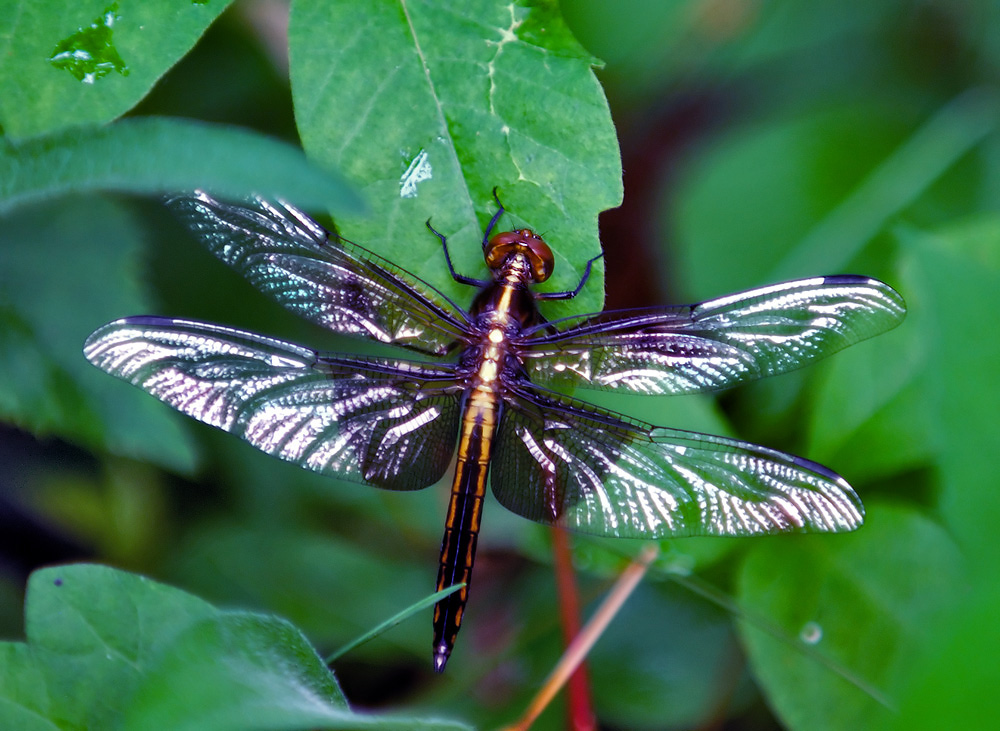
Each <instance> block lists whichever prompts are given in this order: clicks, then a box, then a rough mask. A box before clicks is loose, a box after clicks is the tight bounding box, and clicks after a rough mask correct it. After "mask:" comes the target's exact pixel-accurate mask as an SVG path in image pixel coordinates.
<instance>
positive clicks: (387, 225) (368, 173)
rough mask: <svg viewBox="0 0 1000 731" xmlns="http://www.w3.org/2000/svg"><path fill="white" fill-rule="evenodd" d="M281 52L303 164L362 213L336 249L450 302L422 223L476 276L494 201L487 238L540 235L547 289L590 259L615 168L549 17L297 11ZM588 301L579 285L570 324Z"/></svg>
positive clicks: (452, 11) (426, 8) (545, 8)
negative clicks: (548, 253) (356, 251)
mask: <svg viewBox="0 0 1000 731" xmlns="http://www.w3.org/2000/svg"><path fill="white" fill-rule="evenodd" d="M289 43H290V45H291V50H290V57H291V76H292V92H293V97H294V100H295V105H296V119H297V120H298V125H299V131H300V133H301V136H302V141H303V144H304V145H305V148H306V150H308V151H309V154H310V155H311V156H312V157H313V158H315V159H317V160H319V161H321V162H323V163H325V164H329V165H332V166H335V167H338V168H339V169H341V170H343V171H344V173H345V175H346V176H347V177H348V179H349V180H351V181H352V182H353V183H355V184H356V185H358V186H359V188H361V189H362V190H363V191H364V193H365V195H366V198H367V199H368V200H369V201H371V203H372V206H373V215H372V217H371V218H370V219H369V220H367V221H360V220H356V219H353V218H352V219H346V218H339V219H338V225H339V226H340V228H341V230H342V232H343V233H344V234H345V235H347V236H348V237H350V238H353V239H355V240H357V241H359V242H362V243H364V245H365V246H367V247H369V248H372V249H374V250H375V251H377V252H378V253H379V254H381V255H383V256H385V257H387V258H389V259H391V260H393V261H396V262H398V263H399V264H401V265H402V266H404V267H406V268H409V269H411V270H414V271H418V272H421V273H426V276H427V277H428V278H429V279H430V280H431V281H432V283H433V284H435V285H436V286H439V287H441V288H442V289H443V290H444V291H445V292H446V293H448V294H449V295H452V294H454V295H456V296H457V297H458V298H460V301H464V299H466V298H467V297H468V288H467V287H462V286H460V285H457V284H456V283H455V282H453V281H451V278H450V277H449V275H448V272H447V270H446V269H445V268H444V266H443V265H442V262H441V253H440V248H441V247H440V242H439V241H438V240H437V238H436V237H434V236H432V235H431V234H430V232H428V231H427V229H426V228H425V226H424V222H425V221H427V220H428V219H429V218H430V219H431V220H432V223H433V225H434V227H435V229H437V230H438V231H440V232H441V233H443V234H445V235H447V236H448V237H449V240H450V243H451V247H452V248H451V251H452V257H453V260H454V262H455V266H456V268H457V269H458V270H459V271H460V272H462V273H464V274H466V275H469V276H483V275H484V274H485V267H484V264H483V262H482V256H481V253H480V247H479V243H480V242H481V240H482V232H483V230H484V229H485V227H486V224H487V223H488V221H489V220H490V217H491V216H492V215H493V213H494V212H495V211H496V204H495V202H494V201H493V199H492V196H491V193H490V191H491V190H492V189H493V188H494V187H497V189H498V192H499V195H500V199H501V201H502V202H503V204H504V206H505V207H506V208H507V210H508V211H509V213H510V215H509V216H508V217H507V218H505V219H504V220H503V221H502V222H501V223H499V224H498V225H499V226H500V227H502V228H501V229H500V230H504V229H509V228H511V227H513V226H515V225H516V226H519V227H520V226H527V227H530V228H533V229H535V230H537V231H539V232H541V233H542V234H543V235H544V236H546V238H547V241H548V243H549V244H550V245H551V247H552V249H553V251H554V253H555V255H556V268H555V273H554V275H553V279H552V281H551V283H550V284H549V285H547V287H549V288H551V289H552V290H567V289H573V288H574V287H575V286H576V284H577V283H578V282H579V280H580V277H581V275H582V273H583V270H584V267H585V265H586V262H587V260H588V259H590V258H592V257H594V256H596V255H597V254H598V253H599V252H600V246H599V241H598V235H597V214H598V212H600V211H601V210H603V209H605V208H608V207H611V206H614V205H617V204H618V202H619V201H620V200H621V195H622V188H621V163H620V161H619V158H618V145H617V140H616V138H615V133H614V129H613V127H612V125H611V117H610V114H609V111H608V107H607V102H606V100H605V98H604V93H603V91H602V90H601V87H600V85H599V84H598V83H597V80H596V79H595V77H594V75H593V71H592V66H593V64H594V63H595V62H594V60H593V59H592V58H591V57H590V56H589V54H587V53H586V52H585V51H584V50H583V48H582V47H580V46H579V45H578V44H577V42H576V41H575V39H573V37H572V35H571V34H570V33H569V31H568V30H567V29H566V27H565V26H564V25H563V22H562V19H561V17H560V16H559V14H558V10H557V8H556V6H555V4H553V3H548V2H511V3H501V2H497V1H496V0H476V2H471V3H462V4H459V5H456V4H455V3H450V2H446V1H445V0H419V1H418V2H410V3H406V4H405V5H400V4H392V3H388V4H387V3H381V2H372V1H370V0H369V1H368V2H363V3H358V2H348V1H345V0H341V1H340V2H329V1H328V0H302V1H300V2H297V3H295V5H294V7H293V8H292V18H291V28H290V30H289ZM428 262H433V264H434V266H433V267H429V266H428V265H427V263H428ZM596 269H598V270H599V269H600V267H599V266H598V267H596ZM601 301H602V289H601V287H600V286H599V271H595V274H594V278H593V281H592V282H591V283H590V285H588V287H587V288H586V289H585V290H584V292H583V293H582V296H581V298H580V300H579V301H578V302H576V303H575V304H574V306H573V308H572V311H574V312H579V311H581V310H591V311H595V310H599V309H600V306H601ZM554 311H555V312H556V313H558V312H561V311H565V310H561V309H560V307H559V306H557V307H555V308H554Z"/></svg>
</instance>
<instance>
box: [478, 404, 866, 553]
mask: <svg viewBox="0 0 1000 731" xmlns="http://www.w3.org/2000/svg"><path fill="white" fill-rule="evenodd" d="M508 407H509V408H508V410H507V411H506V412H505V414H504V417H503V419H504V421H503V423H502V425H501V431H500V434H499V435H498V441H497V445H496V448H495V453H494V457H493V462H492V467H491V478H490V479H491V484H492V486H493V492H494V494H495V495H496V497H497V499H498V500H499V501H500V503H501V504H503V505H504V506H505V507H506V508H508V509H509V510H511V511H513V512H515V513H517V514H518V515H522V516H524V517H525V518H529V519H530V520H534V521H538V522H540V523H556V524H559V525H562V526H564V527H566V528H569V529H571V530H577V531H581V532H584V533H593V534H597V535H602V536H615V537H621V538H664V537H670V536H750V535H759V534H765V533H781V532H839V531H849V530H853V529H854V528H856V527H858V526H859V525H860V524H861V523H862V520H863V518H864V508H863V507H862V505H861V501H860V499H859V498H858V496H857V495H856V494H855V492H854V490H852V489H851V486H850V485H848V484H847V482H845V481H844V479H843V478H842V477H840V476H839V475H837V474H835V473H834V472H831V471H830V470H828V469H827V468H825V467H823V466H822V465H819V464H816V463H815V462H810V461H809V460H806V459H802V458H801V457H795V456H793V455H791V454H785V453H783V452H779V451H776V450H773V449H768V448H767V447H760V446H757V445H755V444H750V443H748V442H741V441H737V440H735V439H726V438H723V437H716V436H710V435H707V434H697V433H694V432H685V431H679V430H677V429H666V428H660V427H654V426H651V425H649V424H644V423H642V422H638V421H632V420H629V419H628V418H627V417H625V416H622V415H620V414H615V413H613V412H609V411H604V410H599V409H596V408H593V407H590V406H588V405H587V404H583V403H581V402H579V401H573V400H571V399H560V398H558V397H551V398H550V397H547V396H540V395H537V394H522V395H521V396H520V397H518V398H516V399H513V400H511V401H510V402H508Z"/></svg>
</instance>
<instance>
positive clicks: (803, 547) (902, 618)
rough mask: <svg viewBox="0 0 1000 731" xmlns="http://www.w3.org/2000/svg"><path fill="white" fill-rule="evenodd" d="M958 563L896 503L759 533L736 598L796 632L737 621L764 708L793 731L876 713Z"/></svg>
mask: <svg viewBox="0 0 1000 731" xmlns="http://www.w3.org/2000/svg"><path fill="white" fill-rule="evenodd" d="M962 573H963V572H962V568H961V559H960V556H959V554H958V551H957V549H956V546H955V545H954V543H953V542H952V541H951V539H950V538H949V537H948V536H947V535H946V534H945V533H944V531H943V530H942V529H941V528H940V527H938V526H937V525H935V524H933V523H931V522H930V521H929V520H927V519H926V518H923V517H921V516H920V515H919V514H918V513H916V512H915V511H914V510H912V509H910V508H904V507H896V506H889V505H878V504H876V505H869V508H868V516H867V519H866V524H865V526H864V527H863V528H861V529H860V530H859V531H858V532H857V533H854V534H851V535H844V536H818V537H814V536H789V537H787V538H771V539H767V540H766V541H760V542H759V543H758V544H757V545H756V546H754V548H753V550H752V551H751V552H750V553H749V554H748V555H747V557H746V562H745V563H744V565H743V569H742V573H741V576H740V603H741V605H742V606H743V608H744V609H745V610H746V611H748V612H750V613H751V614H753V615H755V616H757V617H765V618H767V619H768V621H769V622H773V623H774V624H775V625H776V626H777V628H779V630H780V631H781V632H783V633H785V634H786V635H787V636H789V637H797V638H799V641H798V642H797V643H796V642H793V643H791V646H790V645H789V644H787V643H784V642H780V641H779V640H777V639H775V637H774V636H772V635H771V634H769V633H767V632H765V631H763V630H762V629H760V628H758V627H756V626H754V625H753V624H751V623H750V622H747V621H745V620H744V621H741V622H740V633H741V635H742V637H743V641H744V643H745V645H746V649H747V652H748V654H749V659H750V664H751V667H752V669H753V672H754V675H755V677H756V679H757V681H758V683H759V684H760V685H761V687H762V688H763V690H764V692H765V694H766V696H767V699H768V702H769V704H770V705H771V707H772V708H773V709H774V711H775V712H776V713H777V714H778V716H779V717H780V718H781V720H782V721H783V722H784V723H785V724H786V725H787V726H788V727H789V728H793V729H844V728H870V727H872V726H874V725H876V724H877V723H879V722H884V721H885V720H886V719H887V718H888V716H889V712H888V711H887V710H886V708H885V707H884V706H883V705H880V701H881V702H884V703H888V704H890V705H891V700H887V697H886V696H887V694H888V698H891V697H892V694H894V693H895V692H897V691H898V690H899V688H900V686H901V684H902V682H903V680H904V679H905V677H906V672H907V670H908V668H909V666H910V663H912V662H913V660H914V659H915V658H916V657H918V654H919V650H920V648H921V645H922V643H924V642H925V641H926V636H925V632H926V627H927V626H928V624H929V623H930V622H932V621H934V620H935V619H936V618H938V617H940V616H942V613H943V612H944V610H946V609H948V608H949V607H950V606H951V605H952V604H953V602H955V601H956V595H957V594H958V593H959V592H960V590H961V587H962V584H963V576H962ZM849 679H850V680H849ZM859 686H860V687H859ZM862 688H864V689H865V690H862Z"/></svg>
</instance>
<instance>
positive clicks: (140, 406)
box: [0, 198, 194, 471]
mask: <svg viewBox="0 0 1000 731" xmlns="http://www.w3.org/2000/svg"><path fill="white" fill-rule="evenodd" d="M141 237H142V234H141V227H140V225H139V223H138V222H137V221H136V220H135V219H134V218H133V216H132V215H130V214H129V212H128V211H127V210H126V209H125V208H123V207H122V206H121V205H118V204H116V203H114V202H112V201H108V200H103V199H99V198H86V199H84V198H72V199H66V200H62V201H59V202H58V204H57V205H54V206H31V207H27V208H24V209H21V210H18V211H16V212H14V213H12V214H11V215H9V216H7V217H5V218H4V219H3V220H2V225H0V416H2V417H3V418H4V419H6V420H9V421H13V422H14V423H16V424H18V425H20V426H22V427H24V428H27V429H30V430H32V431H34V432H35V433H37V434H56V435H58V436H60V437H62V438H64V439H68V440H70V441H74V442H77V443H83V444H90V445H92V446H95V447H104V446H107V445H115V448H116V449H117V450H118V451H120V452H121V453H123V454H127V455H131V456H134V457H140V458H143V459H151V460H153V461H155V462H157V463H159V464H165V465H169V466H171V467H173V468H174V469H177V470H180V471H190V470H191V469H192V468H193V465H194V451H193V447H192V445H191V442H190V440H189V438H188V437H187V436H185V434H184V433H183V432H182V430H181V427H180V423H181V422H180V419H178V418H176V417H174V416H173V415H172V414H170V413H169V412H167V411H165V410H164V409H162V408H161V407H159V405H158V404H155V403H153V402H152V401H151V399H141V398H139V399H137V398H134V396H135V394H134V393H133V392H132V391H131V390H130V389H128V388H123V387H121V386H123V385H124V384H118V383H115V382H113V381H112V380H111V379H109V378H107V377H105V376H104V374H102V373H100V372H99V371H97V370H96V369H95V368H93V367H92V366H91V365H90V364H89V363H87V361H86V359H85V358H84V357H83V353H82V348H83V342H84V340H86V338H87V336H88V335H89V334H90V333H91V332H92V331H93V330H94V329H95V328H97V327H98V326H99V325H102V324H103V323H104V322H107V321H108V320H111V319H114V318H115V317H121V316H122V315H124V314H137V313H143V312H149V311H151V310H152V309H153V308H152V306H151V304H150V301H149V299H148V298H147V297H146V296H145V294H144V293H143V290H142V287H141V286H140V279H141V276H140V270H141V267H140V256H139V246H138V244H139V241H140V239H141ZM39 293H44V296H40V294H39Z"/></svg>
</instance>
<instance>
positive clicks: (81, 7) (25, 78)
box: [0, 0, 229, 137]
mask: <svg viewBox="0 0 1000 731" xmlns="http://www.w3.org/2000/svg"><path fill="white" fill-rule="evenodd" d="M228 5H229V2H228V0H212V2H194V1H193V0H190V1H187V2H180V3H178V2H176V1H175V0H0V18H3V19H4V20H5V21H6V22H7V23H10V25H9V26H8V27H7V29H6V30H5V31H4V32H3V33H2V34H0V124H2V125H3V129H4V132H5V133H6V134H7V135H9V136H11V137H27V136H30V135H37V134H40V133H44V132H52V131H54V130H58V129H62V128H65V127H71V126H75V125H81V124H94V123H104V122H109V121H111V120H112V119H115V118H116V117H119V116H121V115H122V114H124V113H125V112H126V111H128V110H129V109H131V108H132V107H133V106H135V104H136V103H137V102H138V101H139V100H140V99H142V98H143V97H144V96H145V95H146V94H147V93H148V92H149V90H150V89H151V88H152V87H153V84H154V83H156V81H157V80H158V79H159V78H160V77H161V76H162V75H163V74H164V73H165V72H166V71H167V69H169V68H170V67H171V66H172V65H173V64H174V63H176V62H177V60H178V59H179V58H180V57H181V56H183V55H184V54H185V53H187V52H188V50H190V48H191V47H192V46H193V45H194V44H195V42H196V41H197V40H198V38H200V37H201V34H202V33H204V32H205V29H206V28H207V27H208V26H209V25H210V24H211V23H212V21H213V20H215V18H216V17H218V15H219V13H221V12H222V11H223V10H225V9H226V7H227V6H228ZM74 59H75V60H74Z"/></svg>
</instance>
